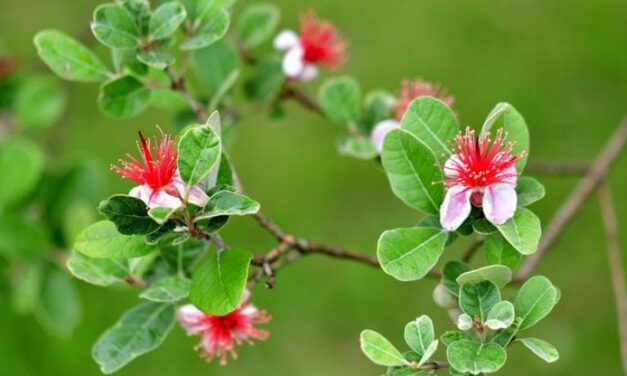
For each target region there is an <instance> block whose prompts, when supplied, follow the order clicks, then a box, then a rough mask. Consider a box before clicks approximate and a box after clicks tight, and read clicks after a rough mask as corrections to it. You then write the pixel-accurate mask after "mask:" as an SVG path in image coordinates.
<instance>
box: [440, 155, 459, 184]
mask: <svg viewBox="0 0 627 376" xmlns="http://www.w3.org/2000/svg"><path fill="white" fill-rule="evenodd" d="M462 166H463V164H462V162H461V159H459V156H458V155H457V154H453V155H452V156H451V157H450V158H449V159H447V160H446V163H444V176H446V177H447V178H450V179H455V178H457V177H459V169H460V167H462Z"/></svg>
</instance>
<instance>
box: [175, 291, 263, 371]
mask: <svg viewBox="0 0 627 376" xmlns="http://www.w3.org/2000/svg"><path fill="white" fill-rule="evenodd" d="M249 297H250V293H249V292H248V291H247V292H246V293H245V294H244V298H243V299H242V302H241V304H240V306H239V307H238V308H236V309H235V310H234V311H233V312H231V313H229V314H227V315H225V316H213V315H207V314H205V313H204V312H202V311H200V310H199V309H198V308H196V307H194V306H193V305H191V304H187V305H184V306H182V307H180V308H179V309H178V311H177V318H178V320H179V322H180V324H181V326H182V327H183V328H184V329H185V330H186V331H187V334H188V335H190V336H193V335H200V336H201V337H202V338H201V341H200V343H199V344H198V345H197V346H196V347H195V349H196V350H199V349H202V350H203V351H204V352H203V353H202V354H201V355H200V356H201V357H202V358H205V359H207V361H211V360H212V359H213V358H214V357H218V358H220V364H221V365H225V364H226V362H227V354H229V353H230V354H231V356H232V357H233V359H237V352H236V351H235V346H236V345H241V344H242V343H243V342H247V343H248V344H250V345H253V340H259V341H265V340H266V339H267V338H268V335H269V333H268V331H266V330H262V329H258V328H256V327H255V325H256V324H265V323H267V322H269V321H270V320H271V317H270V316H269V315H268V314H267V313H266V311H260V310H258V309H257V307H255V306H254V305H252V304H250V303H249V302H248V299H249Z"/></svg>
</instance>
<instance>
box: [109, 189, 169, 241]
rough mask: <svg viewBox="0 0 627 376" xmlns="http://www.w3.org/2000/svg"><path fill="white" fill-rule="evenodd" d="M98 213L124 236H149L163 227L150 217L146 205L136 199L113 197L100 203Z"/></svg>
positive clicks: (120, 196)
mask: <svg viewBox="0 0 627 376" xmlns="http://www.w3.org/2000/svg"><path fill="white" fill-rule="evenodd" d="M98 211H99V212H100V214H102V215H104V216H105V217H107V219H108V220H110V221H111V222H113V223H114V224H115V227H116V229H117V230H118V232H119V233H120V234H123V235H148V234H150V233H152V232H155V231H156V230H157V229H158V228H159V227H161V226H160V225H159V224H158V223H157V222H155V221H154V220H153V219H152V218H150V217H149V216H148V211H147V209H146V204H144V202H143V201H142V200H140V199H138V198H135V197H131V196H126V195H114V196H111V197H109V198H108V199H106V200H104V201H102V202H101V203H100V205H99V206H98Z"/></svg>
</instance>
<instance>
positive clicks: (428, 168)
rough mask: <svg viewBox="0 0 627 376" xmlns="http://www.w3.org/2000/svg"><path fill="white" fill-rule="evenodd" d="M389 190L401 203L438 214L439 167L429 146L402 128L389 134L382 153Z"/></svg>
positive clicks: (441, 189)
mask: <svg viewBox="0 0 627 376" xmlns="http://www.w3.org/2000/svg"><path fill="white" fill-rule="evenodd" d="M381 158H382V163H383V168H384V169H385V172H386V173H387V175H388V180H389V181H390V186H391V187H392V192H394V194H395V195H396V197H398V198H400V199H401V200H402V201H403V202H404V203H406V204H407V205H409V206H411V207H412V208H414V209H418V210H420V211H423V212H425V213H428V214H439V212H440V204H441V203H442V201H443V199H444V190H443V188H442V185H440V184H434V183H435V182H438V181H442V170H441V169H440V168H438V167H437V166H436V159H435V156H434V155H433V153H432V152H431V151H430V150H429V148H428V147H427V146H426V145H425V144H424V143H423V142H421V141H420V140H418V139H417V138H416V137H415V136H414V135H412V134H411V133H409V132H408V131H405V130H402V129H396V130H393V131H391V132H390V133H388V135H387V137H386V138H385V142H384V143H383V154H382V156H381Z"/></svg>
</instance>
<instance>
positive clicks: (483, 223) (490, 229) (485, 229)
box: [472, 218, 499, 235]
mask: <svg viewBox="0 0 627 376" xmlns="http://www.w3.org/2000/svg"><path fill="white" fill-rule="evenodd" d="M472 229H473V230H474V231H475V232H476V233H478V234H481V235H491V234H494V233H495V232H498V231H499V230H498V229H497V228H496V227H494V225H493V224H492V223H490V222H489V221H488V220H487V219H485V218H480V219H477V220H474V221H473V222H472Z"/></svg>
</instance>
